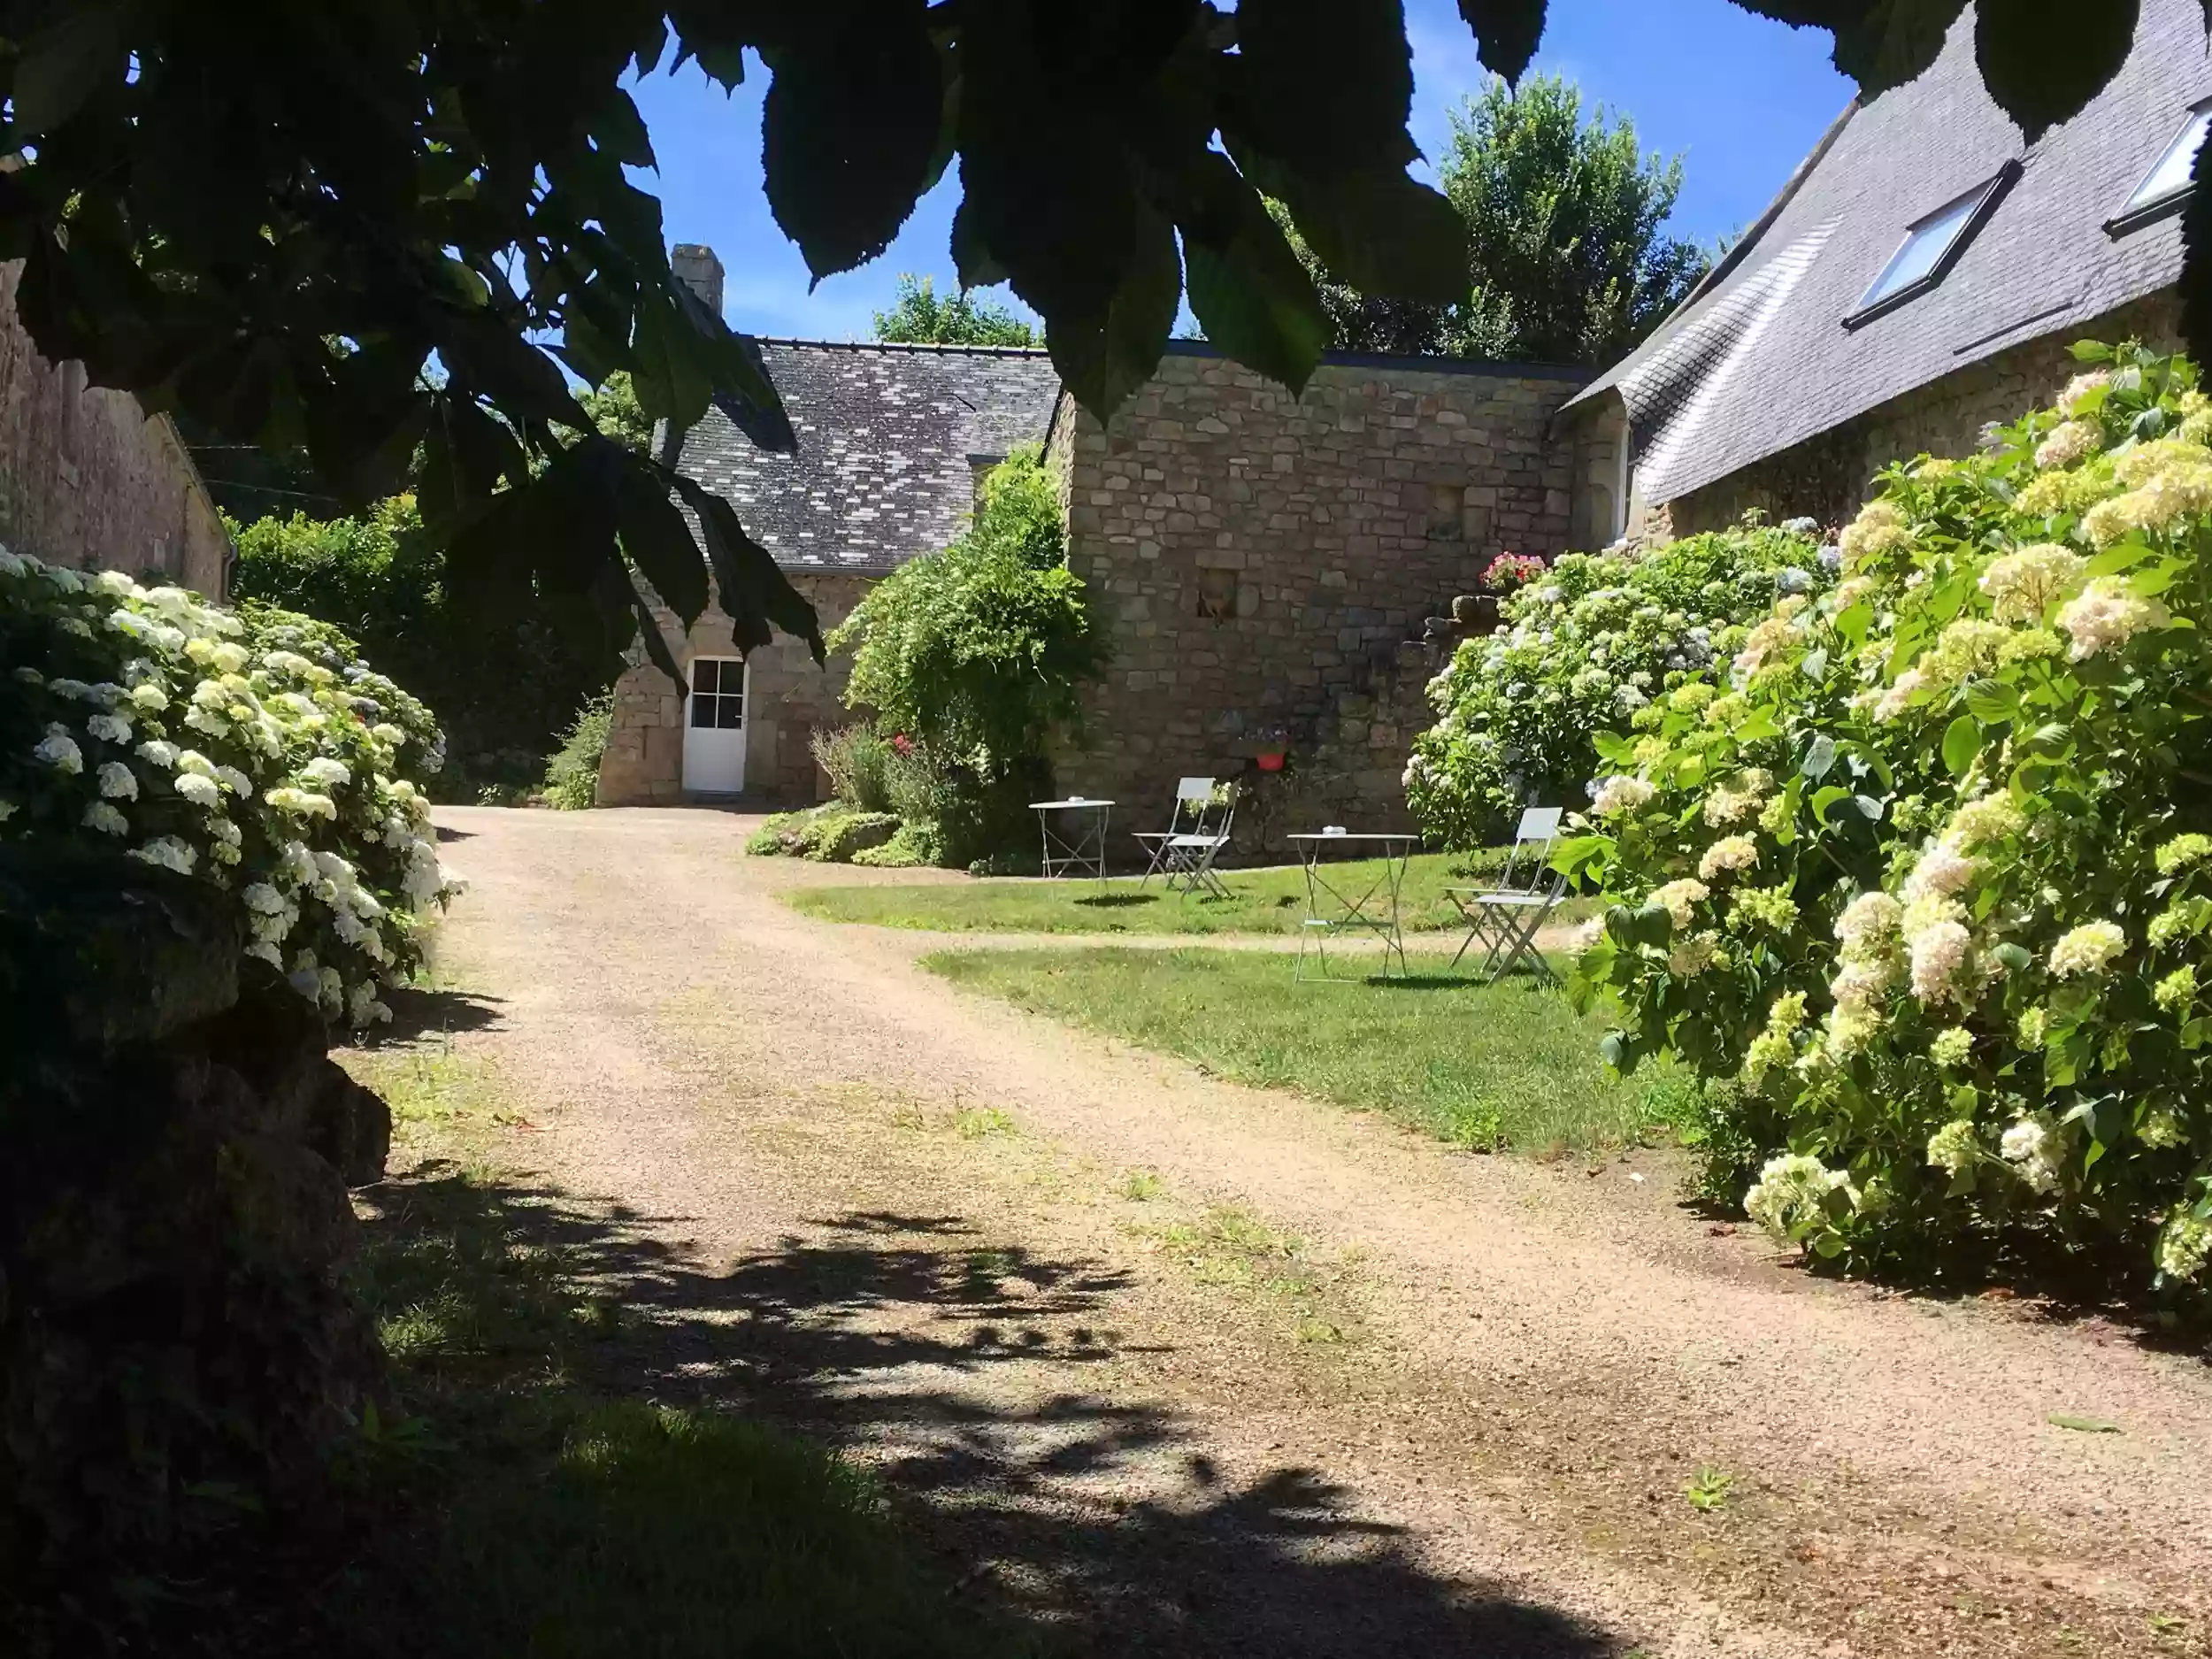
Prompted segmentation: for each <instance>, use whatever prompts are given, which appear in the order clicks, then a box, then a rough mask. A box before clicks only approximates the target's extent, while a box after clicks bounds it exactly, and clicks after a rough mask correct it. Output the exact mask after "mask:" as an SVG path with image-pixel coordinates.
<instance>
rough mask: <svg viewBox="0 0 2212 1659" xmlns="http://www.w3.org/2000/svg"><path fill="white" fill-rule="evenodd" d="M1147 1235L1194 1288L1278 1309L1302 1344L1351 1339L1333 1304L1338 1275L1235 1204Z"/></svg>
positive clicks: (1289, 1236) (1349, 1326)
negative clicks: (1237, 1294)
mask: <svg viewBox="0 0 2212 1659" xmlns="http://www.w3.org/2000/svg"><path fill="white" fill-rule="evenodd" d="M1151 1236H1152V1237H1153V1238H1154V1239H1155V1240H1157V1242H1158V1243H1159V1245H1160V1247H1161V1248H1163V1249H1164V1250H1165V1251H1166V1252H1167V1253H1168V1254H1169V1255H1170V1256H1173V1257H1174V1258H1175V1259H1177V1260H1178V1261H1180V1262H1181V1263H1183V1264H1184V1265H1185V1266H1186V1267H1187V1268H1188V1269H1189V1270H1190V1271H1191V1272H1192V1274H1193V1275H1194V1277H1195V1278H1196V1279H1197V1280H1198V1282H1199V1283H1200V1284H1202V1285H1210V1286H1217V1287H1219V1288H1224V1289H1228V1290H1235V1291H1241V1292H1245V1293H1248V1294H1256V1295H1258V1296H1262V1297H1264V1298H1267V1299H1268V1300H1270V1301H1272V1302H1276V1303H1277V1304H1279V1306H1281V1307H1282V1308H1284V1309H1285V1310H1286V1311H1287V1312H1288V1313H1289V1314H1290V1316H1291V1321H1292V1330H1293V1333H1294V1335H1295V1336H1296V1337H1297V1339H1298V1340H1300V1341H1302V1342H1346V1341H1351V1340H1355V1339H1356V1335H1357V1331H1356V1326H1355V1325H1354V1324H1353V1322H1352V1321H1351V1319H1350V1318H1349V1317H1348V1316H1347V1315H1346V1314H1345V1313H1344V1312H1343V1310H1341V1309H1340V1307H1338V1306H1337V1305H1336V1302H1337V1295H1336V1293H1337V1290H1338V1287H1339V1282H1340V1280H1341V1279H1342V1278H1343V1277H1344V1275H1343V1273H1342V1272H1341V1271H1334V1272H1332V1271H1328V1270H1326V1269H1325V1268H1324V1267H1323V1266H1322V1265H1321V1264H1320V1263H1317V1262H1316V1261H1315V1260H1314V1259H1313V1258H1312V1256H1310V1254H1309V1253H1308V1251H1307V1248H1306V1241H1305V1240H1303V1239H1302V1238H1300V1237H1299V1236H1298V1235H1297V1234H1296V1233H1285V1232H1283V1231H1282V1230H1281V1229H1280V1228H1279V1227H1276V1226H1274V1225H1271V1224H1270V1223H1269V1222H1267V1221H1266V1220H1264V1219H1263V1218H1262V1217H1259V1216H1257V1215H1256V1214H1254V1213H1253V1212H1252V1211H1251V1210H1247V1209H1246V1208H1244V1206H1242V1205H1241V1204H1217V1205H1216V1206H1215V1207H1214V1208H1213V1209H1211V1210H1208V1211H1206V1213H1205V1214H1204V1215H1202V1216H1201V1217H1198V1218H1197V1219H1196V1220H1195V1221H1194V1222H1191V1223H1188V1224H1176V1225H1169V1226H1164V1227H1157V1228H1155V1229H1152V1230H1151Z"/></svg>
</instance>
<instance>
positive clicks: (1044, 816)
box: [1029, 795, 1114, 881]
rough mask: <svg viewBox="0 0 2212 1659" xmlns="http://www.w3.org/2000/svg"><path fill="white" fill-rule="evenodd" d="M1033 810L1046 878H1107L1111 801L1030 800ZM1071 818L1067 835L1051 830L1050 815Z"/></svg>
mask: <svg viewBox="0 0 2212 1659" xmlns="http://www.w3.org/2000/svg"><path fill="white" fill-rule="evenodd" d="M1029 804H1030V805H1031V806H1032V807H1033V808H1035V809H1036V813H1037V833H1038V834H1039V835H1041V837H1042V838H1043V841H1044V872H1045V874H1046V875H1047V876H1048V877H1052V876H1065V875H1066V874H1068V872H1071V871H1073V872H1075V873H1076V874H1078V875H1083V876H1094V877H1096V878H1097V879H1099V880H1100V881H1104V880H1105V879H1106V820H1107V819H1108V818H1110V816H1111V815H1112V813H1113V810H1114V803H1112V802H1111V801H1092V800H1087V799H1086V798H1085V797H1083V796H1082V795H1070V796H1069V797H1068V798H1067V799H1066V800H1064V801H1032V802H1031V803H1029ZM1056 812H1057V813H1063V814H1066V815H1068V816H1069V818H1071V819H1072V822H1071V824H1070V825H1068V826H1066V827H1067V829H1068V831H1069V833H1065V834H1064V833H1061V831H1060V830H1056V829H1055V828H1054V827H1053V814H1054V813H1056Z"/></svg>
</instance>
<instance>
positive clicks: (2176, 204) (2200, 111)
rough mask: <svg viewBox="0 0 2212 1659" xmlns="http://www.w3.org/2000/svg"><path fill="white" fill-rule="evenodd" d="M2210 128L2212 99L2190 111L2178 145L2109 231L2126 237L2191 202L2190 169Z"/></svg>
mask: <svg viewBox="0 0 2212 1659" xmlns="http://www.w3.org/2000/svg"><path fill="white" fill-rule="evenodd" d="M2208 127H2212V98H2207V99H2206V100H2205V101H2204V102H2203V103H2201V104H2197V105H2195V106H2193V108H2192V109H2191V110H2190V111H2189V113H2188V114H2187V116H2185V118H2184V119H2183V120H2182V123H2181V130H2180V131H2179V132H2178V133H2176V134H2174V142H2172V143H2170V144H2169V145H2167V146H2166V149H2165V150H2164V152H2163V153H2162V154H2161V155H2160V157H2158V159H2157V160H2156V161H2155V162H2154V163H2152V164H2151V170H2150V171H2149V172H2148V173H2145V174H2144V175H2143V182H2142V183H2140V184H2139V185H2137V186H2136V187H2135V190H2134V193H2133V194H2132V195H2131V196H2129V197H2128V199H2127V202H2126V204H2124V206H2122V208H2121V209H2120V211H2119V212H2118V213H2116V215H2114V216H2113V217H2112V218H2111V219H2108V220H2106V221H2105V229H2106V230H2108V231H2109V232H2110V233H2111V234H2113V235H2115V236H2123V235H2125V234H2127V233H2128V232H2129V231H2131V230H2133V229H2135V228H2136V227H2138V226H2139V225H2147V224H2150V223H2151V222H2152V221H2153V220H2155V219H2164V218H2165V217H2166V216H2167V215H2168V214H2170V213H2177V212H2179V211H2181V207H2182V204H2184V203H2185V202H2186V201H2187V200H2188V199H2189V186H2190V182H2191V180H2190V169H2191V167H2192V166H2193V165H2194V163H2195V161H2196V158H2197V150H2198V148H2199V147H2200V145H2202V144H2203V142H2204V135H2205V132H2206V130H2207V128H2208Z"/></svg>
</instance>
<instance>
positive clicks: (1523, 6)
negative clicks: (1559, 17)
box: [1459, 0, 1544, 81]
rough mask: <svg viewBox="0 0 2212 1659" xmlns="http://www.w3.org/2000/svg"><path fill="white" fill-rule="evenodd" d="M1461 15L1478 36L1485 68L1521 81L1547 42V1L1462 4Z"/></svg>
mask: <svg viewBox="0 0 2212 1659" xmlns="http://www.w3.org/2000/svg"><path fill="white" fill-rule="evenodd" d="M1459 15H1460V16H1461V17H1463V18H1464V19H1467V27H1469V28H1471V29H1472V30H1474V32H1475V40H1476V42H1477V44H1478V46H1479V49H1480V50H1479V55H1480V57H1481V58H1482V66H1483V67H1484V68H1485V69H1487V70H1488V71H1490V73H1493V74H1497V75H1503V76H1504V77H1505V78H1506V80H1508V81H1519V80H1520V78H1521V74H1522V72H1523V71H1525V69H1527V67H1528V61H1529V59H1530V58H1533V57H1535V56H1536V47H1537V43H1538V42H1540V41H1541V40H1542V39H1543V38H1544V0H1459Z"/></svg>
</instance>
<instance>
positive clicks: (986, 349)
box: [753, 334, 1051, 357]
mask: <svg viewBox="0 0 2212 1659" xmlns="http://www.w3.org/2000/svg"><path fill="white" fill-rule="evenodd" d="M753 342H754V343H755V344H757V345H763V346H812V347H817V348H819V349H822V350H826V351H928V352H935V353H937V354H939V355H940V356H947V357H952V356H957V357H1049V356H1050V355H1051V353H1050V352H1049V351H1048V350H1047V349H1045V348H1044V347H1042V346H962V345H943V344H940V343H938V342H935V341H930V340H802V339H799V338H798V337H797V336H795V335H790V334H755V335H754V336H753Z"/></svg>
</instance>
